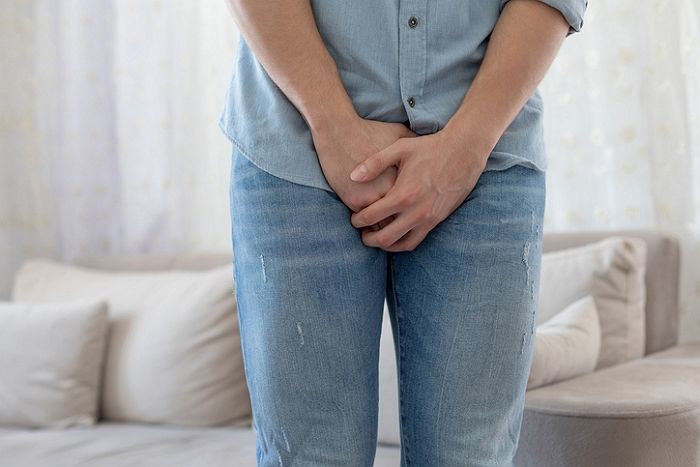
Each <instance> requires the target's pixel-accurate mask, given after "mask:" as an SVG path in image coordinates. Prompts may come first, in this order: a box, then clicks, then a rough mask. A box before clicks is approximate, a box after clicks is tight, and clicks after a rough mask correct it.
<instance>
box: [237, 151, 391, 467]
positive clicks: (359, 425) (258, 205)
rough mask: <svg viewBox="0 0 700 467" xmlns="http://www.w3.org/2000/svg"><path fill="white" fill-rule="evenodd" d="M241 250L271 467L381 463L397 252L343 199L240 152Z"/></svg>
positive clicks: (243, 299) (242, 298) (240, 299)
mask: <svg viewBox="0 0 700 467" xmlns="http://www.w3.org/2000/svg"><path fill="white" fill-rule="evenodd" d="M230 196H231V198H230V203H231V223H232V245H233V250H234V278H235V281H236V298H237V303H238V320H239V325H240V331H241V345H242V350H243V361H244V366H245V372H246V380H247V382H248V389H249V394H250V397H251V404H252V409H253V420H254V426H255V430H256V432H257V441H256V446H257V459H258V465H260V466H273V465H274V466H301V465H303V466H324V467H325V466H331V465H338V466H370V465H372V463H373V460H374V455H375V451H376V442H377V403H378V393H377V391H378V388H377V385H378V375H377V371H378V361H379V337H380V332H381V322H382V313H383V306H384V293H385V284H386V264H387V263H386V253H385V252H383V251H381V250H378V249H375V248H368V247H366V246H365V245H364V244H363V243H362V240H361V237H360V232H359V230H358V229H355V228H354V227H353V226H352V224H350V214H351V211H350V210H349V209H348V208H347V206H345V204H343V203H342V201H341V200H340V198H338V197H337V195H336V194H335V193H332V192H330V191H326V190H322V189H319V188H314V187H309V186H305V185H301V184H296V183H292V182H289V181H287V180H284V179H281V178H278V177H275V176H273V175H271V174H269V173H267V172H265V171H263V170H262V169H260V168H258V167H257V166H255V165H254V164H253V163H251V162H250V161H249V160H248V159H246V158H245V156H243V155H242V154H240V152H238V150H237V149H234V154H233V160H232V168H231V184H230Z"/></svg>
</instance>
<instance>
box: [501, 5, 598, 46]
mask: <svg viewBox="0 0 700 467" xmlns="http://www.w3.org/2000/svg"><path fill="white" fill-rule="evenodd" d="M508 1H509V0H500V2H501V6H500V9H499V12H500V11H501V10H503V7H504V6H505V4H506V3H507V2H508ZM538 1H540V2H542V3H544V4H546V5H549V6H551V7H552V8H555V9H556V10H559V12H560V13H561V14H562V15H563V16H564V18H565V19H566V21H567V22H568V23H569V32H568V33H567V34H566V37H569V36H570V35H572V34H573V33H575V32H579V31H580V30H581V28H582V27H583V16H584V14H585V13H586V8H587V7H588V0H538Z"/></svg>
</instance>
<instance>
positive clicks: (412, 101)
mask: <svg viewBox="0 0 700 467" xmlns="http://www.w3.org/2000/svg"><path fill="white" fill-rule="evenodd" d="M408 105H410V106H411V107H415V105H416V100H415V99H414V98H413V97H409V98H408Z"/></svg>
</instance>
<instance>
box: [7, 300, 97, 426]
mask: <svg viewBox="0 0 700 467" xmlns="http://www.w3.org/2000/svg"><path fill="white" fill-rule="evenodd" d="M106 337H107V303H106V302H105V301H103V300H99V299H85V300H76V301H67V302H55V303H41V304H39V303H37V304H34V303H13V302H0V425H4V426H17V427H26V428H62V427H68V426H86V425H93V424H94V423H95V422H96V420H97V418H98V416H99V415H98V404H99V391H100V377H101V370H102V364H103V359H104V348H105V342H106Z"/></svg>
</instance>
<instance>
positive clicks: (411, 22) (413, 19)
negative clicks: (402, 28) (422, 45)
mask: <svg viewBox="0 0 700 467" xmlns="http://www.w3.org/2000/svg"><path fill="white" fill-rule="evenodd" d="M408 25H409V26H410V27H411V28H415V27H416V26H418V19H417V18H416V17H415V16H411V17H410V18H408Z"/></svg>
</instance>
